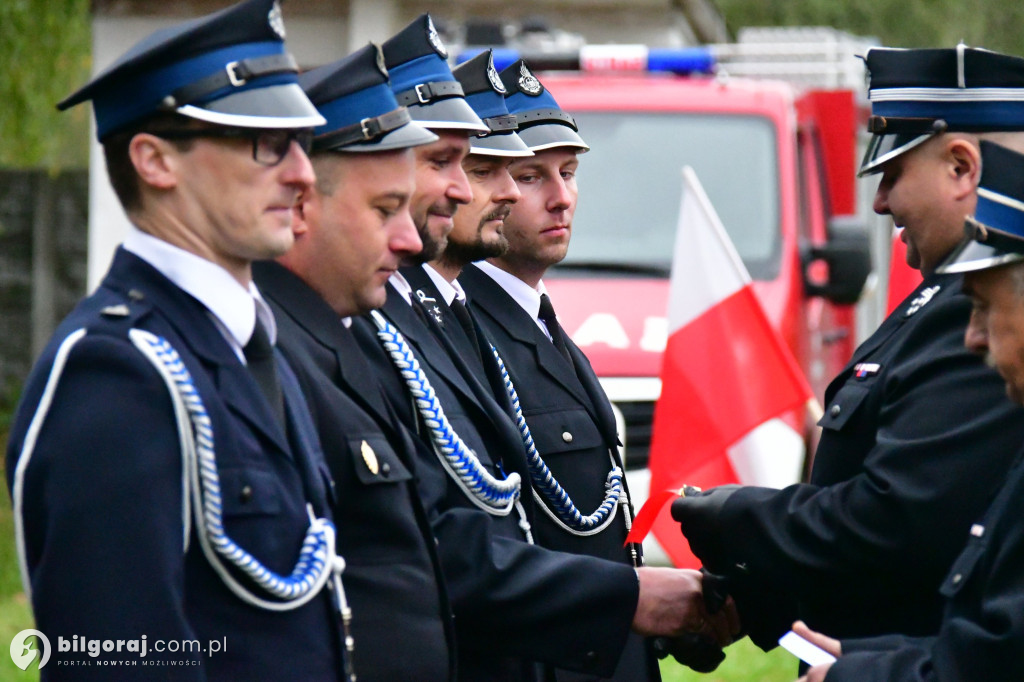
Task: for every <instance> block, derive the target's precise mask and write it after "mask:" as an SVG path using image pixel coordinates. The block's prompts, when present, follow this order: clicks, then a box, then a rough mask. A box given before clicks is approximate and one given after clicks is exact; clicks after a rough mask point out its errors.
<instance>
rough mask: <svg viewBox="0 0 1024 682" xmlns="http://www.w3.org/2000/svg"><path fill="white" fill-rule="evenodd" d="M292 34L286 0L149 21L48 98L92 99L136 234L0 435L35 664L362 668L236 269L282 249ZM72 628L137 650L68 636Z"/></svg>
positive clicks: (288, 383) (91, 668) (325, 496)
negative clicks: (165, 23) (355, 664)
mask: <svg viewBox="0 0 1024 682" xmlns="http://www.w3.org/2000/svg"><path fill="white" fill-rule="evenodd" d="M283 38H284V25H283V23H282V20H281V12H280V9H279V7H278V5H277V2H275V1H273V0H247V1H246V2H243V3H241V4H239V5H235V6H233V7H230V8H228V9H225V10H223V11H221V12H218V13H216V14H213V15H210V16H207V17H203V18H201V19H197V20H194V21H191V22H188V23H186V24H182V25H179V26H176V27H172V28H169V29H164V30H162V31H159V32H157V33H155V34H153V35H152V36H150V37H149V38H147V39H145V40H143V41H142V42H140V43H139V44H137V45H136V46H135V47H134V48H132V49H131V50H130V51H129V52H128V53H126V54H125V55H124V56H123V57H121V59H120V60H118V61H117V62H115V63H114V64H113V65H112V66H111V67H110V68H109V69H107V70H106V71H105V72H103V73H101V74H100V75H99V76H97V77H96V78H95V79H94V80H93V81H92V82H91V83H89V84H88V85H87V86H85V87H84V88H83V89H81V90H79V91H78V92H77V93H75V94H74V95H72V96H71V97H69V98H68V99H67V100H65V101H64V102H62V103H61V105H60V106H61V108H64V107H68V106H72V105H74V104H78V103H80V102H84V101H88V100H92V102H93V106H94V110H95V113H96V124H97V129H98V134H99V138H100V141H101V142H102V143H103V146H104V150H105V153H106V157H107V166H108V169H109V170H110V174H111V179H112V183H113V184H114V187H115V190H116V191H117V192H118V196H119V198H120V199H121V202H122V204H123V205H124V208H125V210H126V211H127V213H128V216H129V218H130V219H131V221H132V223H133V227H132V228H131V231H130V233H129V234H128V236H127V238H126V240H125V242H124V244H123V245H122V247H121V248H120V249H118V251H117V253H116V255H115V256H114V261H113V264H112V265H111V268H110V271H109V272H108V273H107V275H106V277H105V278H104V279H103V281H102V282H101V284H100V286H99V288H98V290H97V291H96V292H95V293H94V294H92V295H91V296H89V297H88V298H86V299H85V300H84V301H82V302H81V303H80V304H79V305H78V307H77V308H76V309H75V310H74V312H72V313H71V315H70V316H69V317H68V318H67V319H66V320H64V322H63V323H62V324H61V325H60V326H59V328H58V330H57V333H56V335H55V336H54V338H53V340H52V341H51V342H50V344H49V345H48V346H47V348H46V349H45V351H44V352H43V354H42V357H41V358H40V360H39V362H38V363H37V364H36V366H35V368H34V369H33V371H32V373H31V375H30V376H29V378H28V380H27V382H26V385H25V391H24V395H23V397H22V402H21V404H20V406H19V408H18V412H17V415H16V416H15V419H14V423H13V426H12V429H11V434H10V442H9V449H8V453H7V474H8V484H9V485H10V488H11V494H12V499H13V503H14V513H15V527H16V537H17V546H18V554H19V559H20V565H21V571H22V578H23V581H24V586H25V591H26V593H27V594H28V595H29V596H30V598H31V603H32V609H33V613H34V615H35V619H36V626H37V628H38V629H39V630H40V631H41V632H42V633H43V634H44V635H46V636H47V637H48V638H49V640H50V642H51V644H52V646H53V649H54V650H53V657H52V659H51V660H50V661H49V664H48V665H47V666H46V667H45V668H44V669H43V671H42V677H43V678H44V679H59V678H65V677H66V678H69V679H70V678H73V679H109V678H110V675H111V673H110V671H109V670H108V669H107V668H106V667H105V666H103V665H100V663H102V662H105V661H107V662H109V661H114V662H116V661H128V662H131V663H133V664H134V665H137V666H140V667H141V666H143V665H155V666H161V667H160V668H159V669H160V670H161V671H162V673H163V674H164V675H171V674H172V673H173V675H174V677H175V679H196V680H201V679H202V680H205V679H222V680H242V679H307V680H312V679H317V680H328V679H343V678H351V679H354V677H353V674H354V673H353V672H352V670H351V667H350V664H351V662H352V659H351V658H350V657H349V655H348V652H346V651H344V648H345V645H344V644H343V642H344V640H345V635H346V632H345V627H346V626H345V624H344V623H343V616H344V617H345V619H347V616H348V607H347V605H346V604H345V600H344V593H343V582H342V580H341V575H342V568H343V563H344V562H343V559H342V558H341V557H338V556H337V555H336V553H335V548H334V542H335V541H334V527H333V524H332V521H331V508H330V489H329V480H330V478H329V474H328V472H327V469H326V467H325V465H324V462H323V459H322V456H321V452H320V447H319V443H318V441H317V437H316V433H315V431H314V429H313V426H312V424H311V422H310V420H309V413H308V409H307V407H306V404H305V402H304V400H303V398H302V395H301V392H300V390H299V387H298V384H297V382H296V378H295V376H294V374H293V373H292V372H291V370H290V368H289V367H288V365H287V364H286V363H285V362H283V359H282V358H281V356H280V355H279V354H278V353H276V352H275V350H274V347H273V341H274V338H275V335H276V326H275V323H274V317H273V315H272V313H271V312H270V310H269V308H268V307H267V305H266V303H265V302H264V301H263V299H262V297H261V296H260V294H259V291H258V290H257V289H256V287H255V286H254V285H253V284H252V280H251V276H250V275H251V273H250V262H251V261H252V260H254V259H258V258H269V257H274V256H278V255H280V254H281V253H283V252H284V251H286V250H287V249H288V247H289V246H290V245H291V241H292V237H291V228H290V223H291V211H292V205H293V204H294V202H295V200H296V198H297V196H298V195H299V194H300V193H301V192H303V191H304V190H306V189H307V188H308V187H309V186H310V185H311V184H312V182H313V180H314V177H313V172H312V168H311V166H310V163H309V160H308V159H307V157H306V154H305V151H304V147H305V146H306V144H307V143H308V142H309V140H310V139H311V137H312V133H311V129H312V127H313V126H315V125H319V124H320V123H322V122H323V119H322V117H321V116H320V115H319V114H318V113H317V111H316V109H315V107H314V106H313V105H312V103H311V102H310V101H309V99H308V98H307V97H306V96H305V94H304V93H303V92H302V89H301V88H300V86H299V84H298V82H297V68H296V65H295V62H294V59H293V58H292V57H291V56H290V55H289V54H288V53H286V52H285V49H284V42H283ZM74 637H79V638H85V639H87V640H100V641H109V642H110V644H115V643H116V642H118V641H119V640H120V641H126V640H127V641H130V640H140V639H141V638H145V639H146V641H147V642H148V644H149V646H148V648H147V652H146V654H145V655H144V656H141V655H139V654H134V655H133V654H130V653H127V652H125V651H124V650H123V649H121V647H118V648H117V650H116V651H110V650H109V649H107V648H104V649H103V651H102V652H101V653H100V654H99V655H98V656H95V657H93V656H90V655H89V654H86V653H75V652H66V651H64V650H62V648H60V647H58V642H60V641H62V640H63V641H66V642H70V641H72V639H73V638H74ZM161 640H162V645H159V646H158V643H159V641H161ZM191 641H198V642H199V643H200V647H199V648H198V649H196V648H193V647H192V646H188V642H191ZM213 642H219V644H216V645H214V644H213ZM161 649H162V650H161ZM75 662H77V663H80V664H84V665H71V664H72V663H75ZM172 665H173V666H174V667H173V668H172V667H170V666H172ZM135 669H138V668H135ZM346 673H348V674H346Z"/></svg>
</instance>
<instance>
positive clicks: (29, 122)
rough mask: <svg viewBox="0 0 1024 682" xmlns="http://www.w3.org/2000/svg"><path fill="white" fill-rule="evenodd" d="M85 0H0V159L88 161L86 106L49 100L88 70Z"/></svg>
mask: <svg viewBox="0 0 1024 682" xmlns="http://www.w3.org/2000/svg"><path fill="white" fill-rule="evenodd" d="M89 17H90V15H89V0H2V1H0V65H2V68H0V103H2V104H0V167H6V168H32V167H43V168H50V169H53V170H56V169H58V168H62V167H84V166H86V165H88V154H89V145H88V136H89V115H90V114H89V108H88V107H84V106H83V107H76V108H75V109H72V110H70V111H68V112H65V113H59V112H57V110H56V108H55V107H54V105H55V103H57V102H59V101H60V100H62V99H64V98H65V97H66V96H67V95H69V94H70V93H71V92H73V91H74V90H75V88H77V87H79V86H81V85H82V84H83V83H85V82H86V81H87V80H88V78H89V69H90V64H91V41H92V31H91V30H90V26H89Z"/></svg>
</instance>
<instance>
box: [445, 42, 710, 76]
mask: <svg viewBox="0 0 1024 682" xmlns="http://www.w3.org/2000/svg"><path fill="white" fill-rule="evenodd" d="M484 49H486V48H482V47H472V48H467V49H465V50H463V51H462V52H460V53H459V54H458V56H456V58H455V60H456V63H459V64H461V63H462V62H464V61H467V60H469V59H472V58H473V57H475V56H477V55H478V54H480V53H481V52H483V51H484ZM493 54H494V68H496V69H497V70H498V71H501V70H502V69H504V68H505V67H507V66H509V65H511V64H512V63H514V62H515V61H516V60H518V59H520V58H523V59H525V60H526V63H527V64H529V65H530V68H531V69H533V70H534V71H587V72H594V71H598V72H601V71H605V72H607V71H644V72H647V73H656V72H660V73H712V72H713V71H714V68H715V64H716V60H715V57H714V54H712V52H711V49H710V48H707V47H680V48H659V47H647V46H646V45H584V46H583V47H581V48H580V49H579V52H526V53H520V52H519V51H518V50H513V49H511V48H505V47H496V48H494V50H493Z"/></svg>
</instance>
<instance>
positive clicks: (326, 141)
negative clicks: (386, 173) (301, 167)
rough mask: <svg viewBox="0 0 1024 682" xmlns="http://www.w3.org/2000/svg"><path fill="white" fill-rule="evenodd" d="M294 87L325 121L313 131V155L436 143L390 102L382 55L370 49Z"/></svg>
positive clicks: (312, 73) (301, 79)
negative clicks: (305, 97)
mask: <svg viewBox="0 0 1024 682" xmlns="http://www.w3.org/2000/svg"><path fill="white" fill-rule="evenodd" d="M299 84H300V85H301V86H302V89H303V90H305V92H306V95H307V96H308V97H309V99H310V100H312V102H313V104H315V105H316V108H317V110H318V111H319V112H320V113H321V115H323V117H324V118H325V119H327V123H325V124H324V125H322V126H319V127H318V128H316V129H315V130H314V131H313V133H314V138H313V152H314V153H316V152H322V151H337V152H383V151H389V150H395V149H407V148H409V147H416V146H418V145H422V144H430V143H431V142H434V141H435V140H437V135H435V134H433V133H432V132H430V131H429V130H427V129H426V128H424V127H423V126H421V125H419V124H417V123H415V122H413V120H412V117H410V116H409V111H408V109H406V108H405V107H403V106H399V104H398V102H397V101H396V100H395V96H394V94H393V93H392V92H391V88H390V87H389V85H388V72H387V69H386V67H385V66H384V55H383V54H382V53H381V50H380V47H378V46H377V45H374V44H373V43H370V44H368V45H366V46H365V47H362V48H360V49H358V50H356V51H355V52H353V53H352V54H350V55H349V56H347V57H345V58H344V59H340V60H338V61H336V62H333V63H331V64H326V65H324V66H321V67H319V68H316V69H312V70H311V71H307V72H305V73H303V74H302V75H300V76H299Z"/></svg>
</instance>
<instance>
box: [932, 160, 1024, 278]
mask: <svg viewBox="0 0 1024 682" xmlns="http://www.w3.org/2000/svg"><path fill="white" fill-rule="evenodd" d="M964 233H965V235H964V240H963V241H962V242H961V243H960V244H959V245H958V246H957V247H956V249H954V250H953V253H951V254H950V255H949V257H948V258H947V259H946V260H945V262H943V263H942V265H940V266H939V267H938V268H937V269H936V271H937V272H939V273H943V274H945V273H959V272H972V271H975V270H986V269H988V268H995V267H999V266H1000V265H1007V264H1009V263H1016V262H1018V261H1024V155H1021V154H1018V153H1017V152H1015V151H1012V150H1010V149H1007V148H1006V147H1003V146H1001V145H998V144H996V143H994V142H990V141H988V140H982V142H981V182H979V184H978V204H977V206H976V207H975V210H974V215H973V216H969V217H968V218H967V220H966V222H965V224H964Z"/></svg>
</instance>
